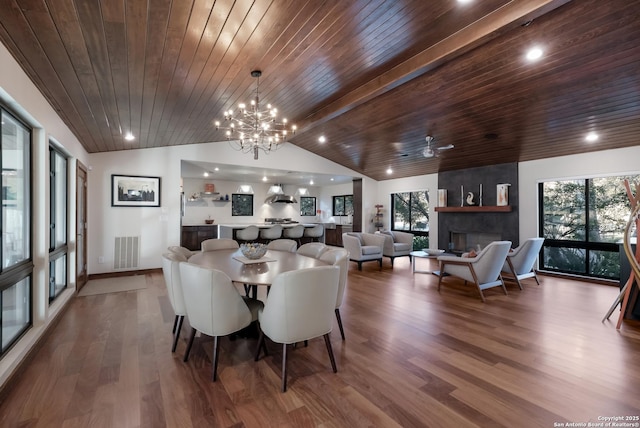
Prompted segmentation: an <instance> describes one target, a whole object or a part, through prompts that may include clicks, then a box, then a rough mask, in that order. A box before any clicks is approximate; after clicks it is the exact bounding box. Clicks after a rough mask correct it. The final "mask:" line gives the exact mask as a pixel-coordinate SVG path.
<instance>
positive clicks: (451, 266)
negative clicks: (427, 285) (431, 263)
mask: <svg viewBox="0 0 640 428" xmlns="http://www.w3.org/2000/svg"><path fill="white" fill-rule="evenodd" d="M510 248H511V241H494V242H492V243H490V244H489V245H487V246H486V247H484V249H483V250H482V251H480V252H479V253H478V254H477V255H476V256H475V257H456V256H440V257H438V261H439V262H440V278H439V279H438V291H440V285H441V284H442V278H443V277H444V276H446V274H449V275H452V276H457V277H458V278H462V279H464V280H465V283H466V282H467V281H469V282H472V283H474V284H475V286H476V288H477V289H478V293H480V298H481V299H482V301H483V302H484V301H485V299H484V294H482V290H486V289H487V288H491V287H498V286H500V287H502V290H503V291H504V294H507V288H506V287H505V286H504V281H502V276H501V275H500V272H501V270H502V266H503V265H504V263H505V261H506V259H507V253H509V249H510Z"/></svg>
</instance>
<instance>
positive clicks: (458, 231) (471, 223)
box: [431, 163, 519, 254]
mask: <svg viewBox="0 0 640 428" xmlns="http://www.w3.org/2000/svg"><path fill="white" fill-rule="evenodd" d="M500 183H510V184H511V186H510V188H509V205H510V206H511V211H510V212H473V211H472V212H439V213H438V246H439V248H442V249H445V250H447V251H449V252H452V253H456V254H459V253H462V252H465V251H469V250H470V249H475V250H476V251H477V250H478V245H479V246H480V248H484V247H485V246H486V245H487V244H489V242H492V241H500V240H505V241H511V242H512V247H514V248H515V247H517V246H518V245H519V230H518V227H519V223H518V221H519V219H518V206H517V202H518V164H517V163H507V164H500V165H491V166H486V167H477V168H469V169H464V170H457V171H444V172H441V173H440V174H439V175H438V188H439V189H447V196H448V204H447V205H448V206H449V207H460V196H461V195H460V186H461V185H462V186H464V194H463V196H466V194H467V192H468V191H471V192H474V194H476V199H477V195H478V192H479V185H480V184H482V186H483V204H482V205H483V206H495V205H496V200H497V197H496V196H497V195H496V184H500ZM431 200H432V201H434V202H435V201H437V197H435V196H434V197H433V198H431ZM464 206H467V205H466V203H465V204H464Z"/></svg>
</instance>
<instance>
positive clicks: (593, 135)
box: [584, 132, 598, 143]
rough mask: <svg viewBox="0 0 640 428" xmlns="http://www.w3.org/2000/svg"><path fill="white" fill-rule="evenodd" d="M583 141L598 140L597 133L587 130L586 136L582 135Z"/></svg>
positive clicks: (591, 141)
mask: <svg viewBox="0 0 640 428" xmlns="http://www.w3.org/2000/svg"><path fill="white" fill-rule="evenodd" d="M584 139H585V141H587V142H589V143H593V142H594V141H598V134H596V133H595V132H589V133H588V134H587V136H586V137H584Z"/></svg>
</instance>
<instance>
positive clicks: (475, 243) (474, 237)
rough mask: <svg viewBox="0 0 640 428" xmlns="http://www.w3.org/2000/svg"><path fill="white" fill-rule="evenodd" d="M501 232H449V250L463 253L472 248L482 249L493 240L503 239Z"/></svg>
mask: <svg viewBox="0 0 640 428" xmlns="http://www.w3.org/2000/svg"><path fill="white" fill-rule="evenodd" d="M501 240H502V237H501V235H500V234H499V233H486V232H455V231H450V232H449V246H448V249H449V252H452V253H454V254H461V253H464V252H466V251H469V250H471V249H474V250H476V251H480V250H481V249H483V248H484V247H486V246H487V245H489V244H490V243H491V242H493V241H501Z"/></svg>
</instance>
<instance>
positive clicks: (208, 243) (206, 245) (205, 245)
mask: <svg viewBox="0 0 640 428" xmlns="http://www.w3.org/2000/svg"><path fill="white" fill-rule="evenodd" d="M200 246H201V248H202V251H215V250H237V249H238V248H240V245H239V244H238V242H237V241H235V240H233V239H229V238H218V239H206V240H204V241H202V244H200Z"/></svg>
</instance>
